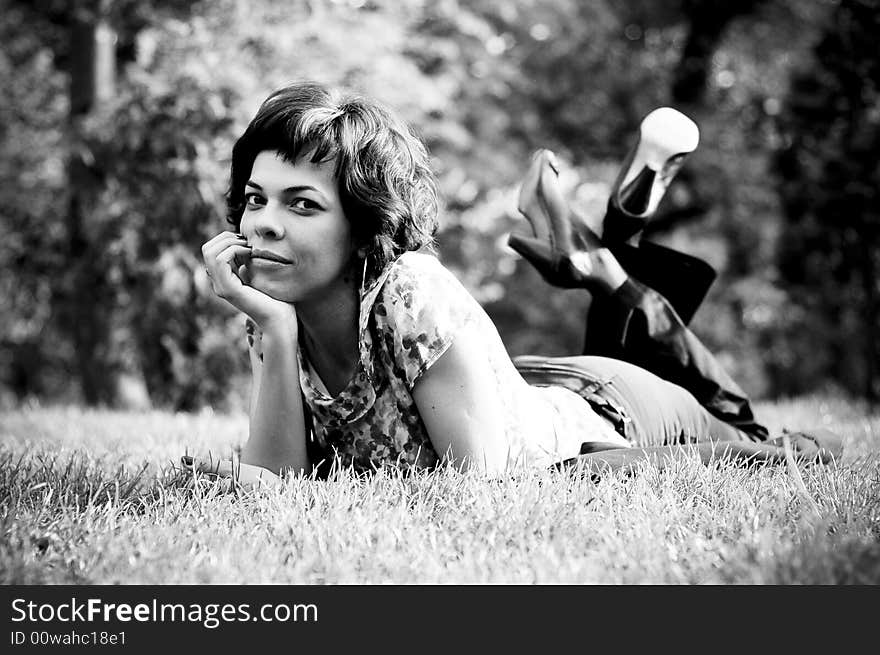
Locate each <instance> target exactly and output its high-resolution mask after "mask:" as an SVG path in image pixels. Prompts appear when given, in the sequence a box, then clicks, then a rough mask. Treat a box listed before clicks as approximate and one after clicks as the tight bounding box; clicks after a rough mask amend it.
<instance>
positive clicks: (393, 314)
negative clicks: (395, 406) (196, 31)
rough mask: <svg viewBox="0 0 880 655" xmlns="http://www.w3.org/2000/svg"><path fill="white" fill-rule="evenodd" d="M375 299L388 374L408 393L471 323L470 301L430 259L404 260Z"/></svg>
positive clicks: (434, 259) (456, 282) (442, 269)
mask: <svg viewBox="0 0 880 655" xmlns="http://www.w3.org/2000/svg"><path fill="white" fill-rule="evenodd" d="M401 259H402V260H404V261H402V262H399V263H398V265H396V266H395V268H394V269H393V270H392V272H391V274H390V275H389V276H388V279H387V280H386V282H385V285H384V287H383V289H382V293H381V294H380V296H379V297H378V298H377V301H376V306H375V307H374V314H375V316H376V325H377V327H378V328H379V331H380V333H381V335H382V339H383V341H384V343H385V346H386V349H387V351H388V353H389V354H390V356H391V358H392V359H393V361H394V369H395V372H396V374H397V375H399V376H401V377H402V378H403V379H404V380H405V382H406V386H407V388H408V389H409V390H412V388H413V386H414V385H415V383H416V382H417V381H418V380H419V378H420V377H421V376H422V374H424V372H425V371H427V370H428V369H429V368H430V367H431V365H432V364H434V362H436V361H437V360H438V359H439V358H440V356H441V355H443V353H445V352H446V351H447V350H448V349H449V346H451V345H452V343H453V342H454V341H455V338H456V336H457V335H458V334H459V333H460V332H461V330H462V329H463V328H464V327H465V325H467V324H468V323H469V322H471V321H473V320H474V318H475V311H474V305H475V304H476V301H475V300H474V299H473V297H471V295H470V294H469V293H468V292H467V290H466V289H465V288H464V287H463V286H462V285H461V283H460V282H459V281H458V280H457V279H456V278H455V276H454V275H453V274H452V273H450V272H449V271H448V270H447V269H446V268H444V267H443V265H442V264H440V262H439V261H437V259H436V258H435V257H433V256H431V255H415V254H413V255H410V256H409V258H407V256H406V255H404V256H403V257H402V258H401Z"/></svg>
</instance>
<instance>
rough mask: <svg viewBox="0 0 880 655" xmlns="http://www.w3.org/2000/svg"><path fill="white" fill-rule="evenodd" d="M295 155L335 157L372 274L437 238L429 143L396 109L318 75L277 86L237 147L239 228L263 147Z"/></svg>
mask: <svg viewBox="0 0 880 655" xmlns="http://www.w3.org/2000/svg"><path fill="white" fill-rule="evenodd" d="M265 151H270V152H277V153H278V154H279V155H281V156H282V157H283V158H284V159H285V160H287V161H290V162H294V161H296V160H297V159H298V158H299V157H301V156H306V155H308V154H309V153H311V157H310V161H312V162H315V163H317V162H322V161H330V160H335V162H336V164H335V170H334V174H335V177H336V179H337V181H338V184H339V195H340V198H341V201H342V210H343V212H344V213H345V216H346V218H347V219H348V221H349V222H350V224H351V227H352V234H353V236H354V239H355V242H356V243H357V245H358V247H359V248H365V249H366V252H367V254H368V255H369V263H370V269H371V270H370V274H371V275H374V274H378V272H379V271H381V270H382V269H383V268H384V267H385V266H386V265H387V264H388V263H389V262H391V261H393V260H394V259H396V258H397V257H398V256H399V255H400V254H402V253H404V252H407V251H409V250H418V249H419V248H422V247H424V246H430V245H433V242H434V233H435V232H436V231H437V213H438V210H439V199H438V194H437V180H436V177H435V176H434V173H433V171H432V170H431V167H430V164H429V158H428V152H427V149H426V148H425V144H424V143H423V142H422V141H421V139H419V138H418V137H417V136H416V135H415V133H414V132H413V131H412V130H411V128H410V127H409V126H407V124H406V123H404V122H403V121H402V120H401V119H400V118H398V117H397V116H396V115H395V114H394V113H393V112H392V111H391V110H389V109H387V108H386V107H384V106H382V105H381V104H379V103H378V102H377V101H375V100H372V99H370V98H367V97H364V96H361V95H358V94H355V93H352V92H348V91H343V90H340V89H330V88H327V87H325V86H323V85H321V84H317V83H315V82H299V83H294V84H290V85H288V86H285V87H283V88H281V89H278V90H277V91H275V92H274V93H272V95H270V96H269V97H268V98H267V99H266V101H265V102H263V104H262V106H261V107H260V109H259V111H258V112H257V115H256V116H255V117H254V119H253V120H252V121H251V122H250V125H248V127H247V129H246V130H245V132H244V134H242V136H241V137H240V138H239V139H238V141H236V143H235V146H234V147H233V148H232V173H231V179H230V184H229V190H228V192H227V194H226V205H227V220H228V221H229V223H231V224H232V225H233V226H235V228H236V230H237V229H239V226H240V225H241V217H242V213H243V212H244V206H245V197H244V196H245V185H246V184H247V181H248V179H249V178H250V175H251V169H252V168H253V165H254V160H255V159H256V158H257V155H259V154H260V153H261V152H265Z"/></svg>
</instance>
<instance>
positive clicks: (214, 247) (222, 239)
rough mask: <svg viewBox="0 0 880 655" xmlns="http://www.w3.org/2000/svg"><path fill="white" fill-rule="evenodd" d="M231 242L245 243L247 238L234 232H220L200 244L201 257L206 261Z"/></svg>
mask: <svg viewBox="0 0 880 655" xmlns="http://www.w3.org/2000/svg"><path fill="white" fill-rule="evenodd" d="M233 243H239V244H242V245H244V244H246V243H247V240H246V239H245V238H244V237H243V236H241V235H239V234H236V233H235V232H221V233H220V234H218V235H217V236H216V237H214V238H213V239H211V240H210V241H208V242H207V243H205V244H204V245H203V246H202V258H203V259H204V260H205V261H206V262H207V261H208V260H209V259H213V258H215V257H216V256H217V255H218V254H219V253H221V252H223V250H225V249H226V248H227V247H229V245H231V244H233Z"/></svg>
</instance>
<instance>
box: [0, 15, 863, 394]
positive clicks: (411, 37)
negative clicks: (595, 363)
mask: <svg viewBox="0 0 880 655" xmlns="http://www.w3.org/2000/svg"><path fill="white" fill-rule="evenodd" d="M720 4H722V5H723V4H724V3H720ZM103 5H105V6H106V7H108V8H109V13H108V14H107V20H108V24H109V25H110V27H111V28H112V30H113V32H114V33H115V35H116V38H117V40H116V43H115V55H116V57H115V59H116V64H117V70H116V75H115V93H114V95H113V97H112V98H110V99H108V100H107V101H106V102H104V103H102V104H101V106H100V107H96V108H94V109H93V110H92V111H90V112H89V113H88V115H87V116H86V117H84V118H83V119H82V120H79V121H76V122H73V121H71V120H70V111H71V105H70V98H69V94H68V89H67V83H68V81H69V71H70V60H71V52H70V42H71V37H70V34H71V29H72V27H71V26H72V25H73V22H74V21H73V18H74V14H75V13H76V16H79V17H82V16H83V15H85V16H86V17H88V16H94V15H96V14H89V11H92V12H94V11H95V10H96V7H98V4H97V3H95V2H91V1H89V0H77V2H65V1H62V0H45V1H41V2H37V3H29V2H21V1H15V0H0V12H2V16H3V18H2V19H0V43H2V46H0V84H2V91H3V101H2V103H0V152H2V153H3V156H2V157H0V177H2V179H3V180H4V184H3V185H2V187H0V207H2V210H0V229H2V230H3V232H4V233H5V234H6V235H7V238H5V239H4V240H2V241H0V268H2V270H3V271H4V273H8V272H10V271H14V273H13V274H12V275H8V274H5V275H3V276H0V285H2V287H0V292H2V293H3V296H2V297H4V298H5V299H6V300H5V304H4V307H5V308H6V309H7V311H5V312H2V313H0V334H2V340H0V389H2V392H0V393H3V394H4V398H5V400H6V401H7V402H13V401H15V400H17V399H21V398H25V397H28V396H39V397H46V398H65V399H70V400H75V399H77V398H80V399H82V398H83V397H84V396H85V397H86V398H88V397H89V394H88V393H85V394H84V392H83V387H84V386H87V385H86V384H85V381H84V378H85V376H84V371H83V368H84V365H83V364H82V361H83V358H82V352H81V351H82V349H83V345H82V344H83V338H82V335H81V334H79V333H78V332H77V329H76V320H75V317H76V316H77V315H80V316H81V315H82V314H81V312H83V311H86V312H87V313H88V315H89V316H90V317H91V318H93V319H94V320H95V321H96V325H97V327H98V328H100V330H99V332H100V331H103V332H101V334H102V335H103V336H102V337H101V338H100V339H92V343H91V344H90V345H89V348H90V349H91V350H92V351H93V353H92V354H93V355H94V358H93V361H96V362H99V363H101V366H102V370H105V371H106V375H107V377H108V378H110V377H112V378H113V379H114V380H116V391H115V397H114V396H113V395H112V394H111V396H108V397H107V398H105V399H104V402H108V403H112V402H114V401H116V402H121V403H123V404H129V405H139V406H148V405H150V404H153V405H156V406H167V407H171V408H175V409H192V408H197V407H200V406H204V405H210V406H215V407H229V408H241V407H243V406H244V398H245V397H246V392H247V389H246V387H247V381H246V379H247V372H246V368H247V366H246V358H245V356H244V352H243V348H240V347H238V345H237V344H241V343H242V339H241V337H242V335H241V334H240V333H241V317H239V316H237V315H236V314H235V313H233V312H231V311H230V310H229V309H227V308H226V307H225V306H224V305H223V303H221V302H220V301H217V300H216V299H214V298H212V296H211V294H210V290H209V286H208V285H207V284H206V280H205V278H204V275H203V271H202V268H201V265H200V264H199V260H200V256H199V247H200V245H201V243H202V242H204V241H205V240H207V239H208V238H209V237H210V236H212V235H213V234H215V233H216V232H218V231H220V230H222V229H224V228H225V223H224V220H223V217H224V213H225V212H224V206H223V193H224V191H225V185H226V181H227V176H228V159H229V152H230V148H231V145H232V143H233V140H234V138H235V137H236V135H237V134H239V133H240V132H241V130H242V129H243V127H244V125H245V124H246V122H247V120H248V118H249V117H250V116H251V115H253V113H254V111H255V110H256V108H257V106H258V104H259V102H260V101H261V100H262V98H263V97H265V95H267V94H268V92H269V91H270V90H272V89H273V88H275V87H277V86H278V85H280V84H282V83H284V82H285V81H287V80H290V79H296V78H315V79H319V80H321V81H323V82H326V83H328V84H342V85H346V86H352V87H355V88H358V89H360V90H362V91H364V92H366V93H369V94H371V95H375V96H377V97H379V98H381V99H383V100H384V101H386V102H387V103H388V104H390V105H392V106H393V107H395V108H396V109H398V110H399V111H400V112H401V113H402V114H403V116H404V117H405V118H406V119H407V120H408V121H410V122H411V123H412V124H413V125H415V127H416V128H417V130H418V131H419V132H420V133H421V134H422V135H423V136H424V138H425V139H426V141H427V142H428V145H429V147H430V149H431V152H432V154H433V158H434V164H435V168H436V170H437V172H438V175H439V177H440V182H441V189H442V192H443V197H444V198H445V201H446V209H445V212H444V215H443V220H442V224H443V231H442V232H441V234H440V235H439V241H440V245H441V248H440V251H441V254H442V256H443V259H444V261H445V262H446V263H447V264H448V265H449V266H450V267H451V268H452V269H453V270H454V271H455V272H456V274H458V275H459V277H460V278H461V279H462V281H463V282H464V283H465V285H466V286H468V288H469V289H470V290H471V291H472V292H473V293H474V295H475V296H476V297H477V298H478V300H480V301H481V302H482V303H483V304H484V305H485V307H486V308H487V310H488V311H489V313H490V315H491V316H492V318H493V319H494V320H495V322H496V324H497V325H498V327H499V331H500V333H501V334H502V337H503V338H504V339H505V342H506V344H507V346H508V349H509V350H510V352H511V353H512V354H522V353H528V352H532V353H536V352H541V353H545V354H570V353H572V352H578V351H579V349H580V347H581V343H580V341H581V338H582V334H583V326H582V321H583V317H584V315H585V310H586V305H587V303H588V297H587V296H586V294H579V293H573V292H564V291H558V290H551V289H548V288H547V286H546V285H544V284H543V283H542V282H541V281H540V278H539V277H538V276H537V275H536V274H535V273H534V271H532V270H531V269H530V268H529V267H527V266H525V265H524V264H523V263H522V262H520V261H519V260H518V259H517V258H516V257H515V256H514V254H513V253H512V251H510V250H509V249H508V248H507V247H506V246H505V245H504V244H505V240H506V235H507V233H508V232H509V231H511V229H518V230H522V229H524V227H523V225H524V223H523V222H522V221H521V220H520V219H518V218H516V211H515V203H514V200H513V199H514V192H515V189H516V184H517V182H518V180H519V178H520V176H521V175H522V173H523V171H524V168H525V162H526V161H527V158H528V156H529V154H530V152H531V151H532V150H534V149H535V148H537V147H550V148H552V149H554V150H556V151H557V152H558V153H559V155H560V157H561V159H562V160H563V161H564V162H565V163H566V164H567V165H568V170H567V171H565V172H564V176H563V182H564V183H565V184H566V186H567V188H568V190H569V192H570V194H571V197H572V198H573V199H574V200H575V202H576V203H577V205H578V206H579V208H580V210H581V211H582V212H584V213H585V214H587V215H588V216H589V217H590V219H591V220H598V219H599V218H600V217H601V213H602V210H603V205H604V201H605V199H606V198H607V193H608V189H609V186H610V184H611V182H612V180H613V179H614V177H615V175H616V169H617V166H618V165H619V162H620V161H621V160H622V158H623V156H624V155H625V152H626V150H627V148H628V147H629V146H630V145H631V143H632V140H633V137H634V135H635V133H636V129H637V126H638V122H639V120H640V118H641V117H642V116H643V115H644V114H646V113H647V112H648V111H649V110H650V109H652V108H654V107H656V106H658V105H661V104H669V103H678V102H679V101H678V97H679V95H681V94H682V92H681V90H680V89H681V88H682V83H681V79H682V76H683V75H684V73H683V71H685V72H687V71H694V70H700V71H704V72H705V75H703V77H699V76H697V77H699V79H701V80H702V82H699V83H695V82H693V79H697V78H694V76H693V75H692V76H691V77H690V78H688V79H690V80H691V82H689V84H690V85H691V86H690V88H691V92H689V93H690V94H689V95H687V98H688V99H687V105H686V106H682V108H683V109H685V110H686V111H687V112H688V113H690V114H692V115H693V116H694V118H695V119H696V120H697V122H698V123H699V124H700V126H701V129H702V145H701V147H700V149H699V150H698V151H697V153H696V154H695V155H694V156H692V158H691V159H690V160H689V162H688V164H687V166H686V167H685V169H684V171H683V172H682V173H681V174H680V176H679V181H678V182H676V184H675V185H674V186H673V189H672V190H671V192H670V194H669V198H668V199H667V200H666V201H665V202H664V205H663V213H662V215H661V216H660V217H658V219H657V220H656V221H655V223H654V224H653V225H652V226H650V230H649V232H650V234H649V235H648V238H651V239H656V240H659V241H663V242H665V243H667V244H670V245H673V246H675V247H678V248H680V249H682V250H685V251H688V252H691V253H694V254H697V255H700V256H703V257H705V258H706V259H707V260H708V261H710V263H712V264H713V265H715V266H716V267H717V268H718V269H719V270H720V272H721V276H720V279H719V282H718V283H717V284H716V287H715V289H714V290H713V292H712V293H711V294H710V297H709V298H708V301H707V307H706V308H704V310H703V311H702V312H701V313H700V314H698V315H697V317H696V319H695V329H696V330H697V331H698V332H699V333H700V334H701V336H704V337H705V338H706V340H707V343H708V344H709V345H710V347H712V348H713V349H715V350H717V351H718V352H719V354H720V356H721V357H722V360H723V361H724V362H725V363H727V364H729V365H730V367H731V369H732V372H733V373H734V376H735V377H738V378H739V379H741V380H742V381H743V383H744V386H745V387H746V388H747V389H748V390H749V391H750V392H752V393H754V394H756V395H762V394H773V393H778V392H780V391H787V390H789V389H791V388H792V387H791V386H790V385H789V384H788V381H789V380H791V379H800V380H807V379H809V380H811V381H813V382H815V383H817V384H818V383H821V382H823V381H824V380H825V379H826V378H831V377H838V378H839V377H840V375H841V372H840V371H839V370H832V369H829V368H827V367H824V368H823V367H822V366H820V365H819V364H816V363H814V361H810V360H807V359H806V358H804V357H802V356H801V355H800V353H801V352H802V350H803V348H809V347H810V344H812V343H814V342H815V340H814V337H813V334H814V333H813V331H812V330H810V331H807V332H806V333H802V334H793V330H792V329H791V328H792V326H794V325H796V321H797V320H798V318H797V317H798V316H801V315H802V314H801V313H799V312H803V311H804V309H803V306H802V304H801V303H800V302H799V301H797V302H796V301H795V299H794V298H793V296H792V294H791V293H790V291H789V287H788V285H789V284H790V283H791V281H790V278H780V277H779V276H778V275H777V273H776V261H775V253H776V246H775V244H776V240H777V238H778V235H779V232H780V214H781V209H780V201H779V197H778V196H777V193H776V188H775V187H774V185H773V182H772V179H770V177H769V176H768V170H769V166H770V157H771V155H772V148H773V146H774V145H775V144H776V143H777V142H779V132H778V129H777V127H776V124H775V119H776V116H777V115H778V113H779V109H780V107H781V106H782V103H783V99H784V98H783V96H784V91H785V87H786V84H787V80H788V79H789V75H790V70H791V69H792V67H793V65H794V63H795V62H797V61H798V59H799V58H800V57H801V56H802V54H803V53H805V52H807V51H808V50H809V48H810V47H811V46H812V45H813V43H814V41H815V40H816V37H817V34H818V33H819V31H820V29H822V28H823V27H824V26H825V25H826V24H828V20H829V19H828V15H829V11H828V9H829V5H827V3H825V2H820V3H800V2H796V1H795V0H772V1H771V0H766V1H764V2H749V3H744V4H743V5H742V6H738V8H736V9H735V10H727V9H725V10H724V11H723V12H721V13H718V11H719V10H718V6H720V5H719V3H717V2H715V0H702V1H696V0H687V1H686V0H664V1H663V2H647V1H643V0H639V1H637V2H622V1H619V0H602V1H599V2H590V3H582V2H577V1H576V0H558V1H557V2H554V3H536V2H534V1H533V0H511V1H510V2H506V3H497V2H492V1H490V0H476V1H474V2H467V3H465V2H459V1H456V0H441V1H439V2H425V1H424V0H405V1H402V2H391V0H370V1H368V2H363V1H362V0H333V1H331V0H311V1H309V2H305V1H302V2H291V1H282V0H260V1H258V2H245V0H203V1H201V2H179V1H173V0H162V1H160V0H153V1H152V2H146V3H145V2H134V1H132V0H114V1H113V2H106V3H103ZM83 12H85V13H83ZM713 12H715V13H718V16H716V17H715V18H712V15H713ZM722 18H723V20H722ZM716 19H717V20H716ZM710 24H711V25H710ZM696 40H699V41H700V48H701V49H700V48H698V49H697V50H694V49H693V47H691V46H689V45H688V44H691V43H692V42H694V41H696ZM695 53H696V54H695ZM686 55H687V56H686ZM865 56H866V57H867V55H865ZM685 69H687V71H686V70H685ZM698 81H699V80H698ZM700 84H702V88H701V89H697V87H698V86H700ZM694 89H696V91H694ZM697 91H698V92H697ZM677 94H678V95H677ZM682 97H684V96H682ZM74 155H76V156H81V157H82V158H83V160H84V161H86V162H88V165H89V170H90V173H91V175H92V178H91V179H90V181H89V183H88V184H89V186H91V187H92V188H91V189H90V194H89V198H90V199H89V209H88V211H87V212H86V217H85V219H84V221H83V229H82V235H81V237H82V240H83V242H84V248H83V250H82V254H81V255H80V256H78V257H77V258H76V260H75V261H71V257H70V253H71V252H72V250H71V244H70V241H71V239H72V238H73V237H74V236H77V235H74V234H73V232H74V230H73V229H72V227H71V223H70V220H69V218H70V216H69V206H70V203H71V199H72V198H75V197H76V194H78V193H81V192H82V191H83V190H82V189H71V188H70V187H71V185H70V184H69V176H68V169H69V165H70V164H69V162H70V160H71V158H72V157H73V156H74ZM828 188H829V189H831V188H832V187H828ZM784 195H785V194H783V196H784ZM696 219H700V220H696ZM83 298H86V299H87V301H83ZM83 305H87V307H84V306H83ZM780 308H781V309H780ZM821 310H822V308H819V309H816V308H812V309H811V310H810V311H811V312H812V311H821ZM77 312H80V314H78V313H77ZM71 317H74V318H71ZM863 329H864V328H863V326H856V327H854V328H853V330H854V332H857V331H859V330H863ZM828 330H830V327H829V328H828ZM828 330H826V331H828ZM78 335H79V336H78ZM817 338H818V339H822V338H825V337H823V336H822V335H821V330H819V336H818V337H817ZM86 341H88V339H86ZM803 386H806V385H803ZM803 386H802V387H799V388H803ZM126 390H128V391H126Z"/></svg>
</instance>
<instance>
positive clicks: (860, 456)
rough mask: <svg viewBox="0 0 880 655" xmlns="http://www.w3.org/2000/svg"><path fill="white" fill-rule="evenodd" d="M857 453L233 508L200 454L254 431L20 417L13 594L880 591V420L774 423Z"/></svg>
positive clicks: (12, 416) (298, 490) (257, 496)
mask: <svg viewBox="0 0 880 655" xmlns="http://www.w3.org/2000/svg"><path fill="white" fill-rule="evenodd" d="M758 413H759V416H760V417H761V418H763V419H764V421H765V422H766V423H767V424H768V425H769V427H771V429H772V430H773V431H778V430H779V429H781V428H782V427H783V426H787V427H789V428H792V429H796V428H807V427H810V426H819V425H821V426H824V427H828V428H831V429H834V430H836V431H838V432H840V433H841V434H843V435H844V436H845V437H846V447H847V451H846V453H845V455H844V457H843V459H842V460H841V462H839V463H838V464H837V465H834V466H830V467H814V468H804V469H801V477H802V480H803V485H801V484H800V481H799V479H798V476H797V475H795V474H794V473H793V472H792V471H790V470H787V469H786V468H785V467H765V468H760V469H758V468H751V469H745V468H734V467H732V466H729V465H715V466H710V467H704V466H702V465H700V464H699V463H697V462H696V461H693V462H684V463H682V464H680V465H678V466H676V467H675V468H673V469H671V470H665V471H663V472H662V473H661V472H658V471H657V470H656V469H654V468H650V467H648V466H647V465H646V466H645V467H643V468H642V469H641V470H640V471H639V472H638V473H637V474H635V475H634V476H632V477H629V478H624V477H616V476H609V477H606V478H604V479H603V480H602V481H600V482H599V483H598V484H594V483H593V482H591V481H590V480H589V479H587V478H586V477H584V476H579V475H577V474H573V473H560V472H556V471H537V472H521V473H519V474H517V475H515V476H513V477H511V478H510V479H508V480H504V481H495V482H487V481H485V480H480V479H479V478H477V477H475V476H473V475H462V474H459V473H457V472H455V471H453V470H448V469H447V470H440V471H437V472H434V473H432V474H423V475H415V476H410V477H402V476H398V475H388V474H379V475H376V476H374V477H372V478H369V479H364V478H360V479H359V478H355V477H352V476H350V475H347V474H341V475H339V476H337V477H336V478H335V479H332V480H330V481H326V482H319V481H314V480H286V481H285V482H284V484H283V485H282V487H280V488H278V489H272V490H265V491H256V492H251V493H238V494H236V493H227V492H226V491H225V488H224V485H223V484H220V483H208V482H205V483H203V484H201V485H198V486H192V485H189V486H187V485H186V484H184V482H183V475H182V474H181V473H180V472H179V471H178V470H176V469H175V468H174V467H173V463H176V462H177V461H178V460H179V457H180V455H181V454H183V453H184V452H185V451H188V452H189V453H191V454H199V455H204V454H206V453H208V452H209V451H210V452H212V453H214V454H221V455H228V454H229V453H230V452H231V450H232V448H233V447H235V446H236V445H238V444H240V443H241V441H242V438H243V435H245V434H246V430H247V419H246V417H245V416H241V415H234V416H227V415H219V414H212V413H202V414H197V415H183V414H178V415H174V414H169V413H162V412H153V413H145V414H123V413H113V412H106V411H89V410H82V409H75V408H40V407H31V408H22V409H20V410H16V411H12V412H6V413H5V414H3V415H2V416H0V583H3V584H22V583H24V584H53V583H96V584H105V583H122V584H128V583H144V584H163V583H233V584H237V583H388V582H396V583H417V582H422V583H484V582H497V583H673V584H677V583H758V584H764V583H769V584H777V583H795V584H799V583H807V584H817V583H818V584H849V583H868V584H877V583H880V415H877V414H869V413H868V411H867V410H866V408H865V407H863V406H860V405H857V404H853V403H848V402H846V401H843V400H827V399H822V398H807V399H800V400H795V401H790V402H781V403H776V404H763V405H759V406H758Z"/></svg>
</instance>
